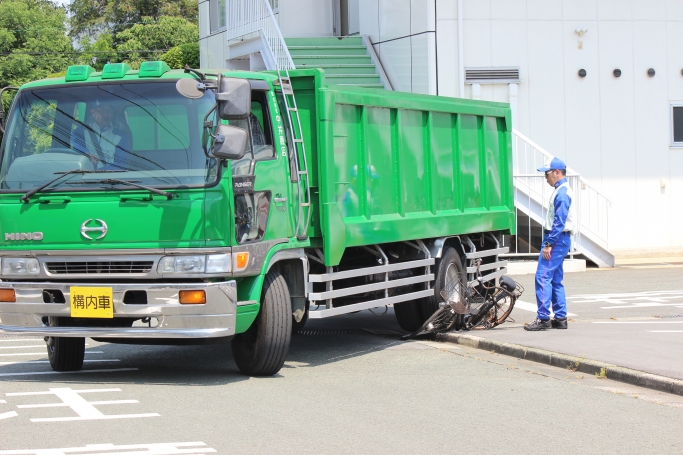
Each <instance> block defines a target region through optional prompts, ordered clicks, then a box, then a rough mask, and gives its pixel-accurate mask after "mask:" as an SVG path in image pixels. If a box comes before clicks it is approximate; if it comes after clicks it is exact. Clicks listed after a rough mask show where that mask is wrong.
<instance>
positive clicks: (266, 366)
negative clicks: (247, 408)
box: [231, 270, 292, 376]
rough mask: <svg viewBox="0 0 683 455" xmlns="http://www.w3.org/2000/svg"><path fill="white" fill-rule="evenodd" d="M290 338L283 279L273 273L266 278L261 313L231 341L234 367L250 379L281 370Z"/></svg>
mask: <svg viewBox="0 0 683 455" xmlns="http://www.w3.org/2000/svg"><path fill="white" fill-rule="evenodd" d="M291 339H292V304H291V302H290V297H289V289H288V288H287V282H286V281H285V278H284V277H283V276H282V275H281V274H280V272H278V271H276V270H271V271H270V272H268V274H267V275H266V279H265V281H264V285H263V292H262V297H261V310H260V311H259V314H258V316H256V320H255V321H254V323H253V324H252V325H251V327H249V329H248V330H247V331H246V332H244V333H240V334H239V335H237V336H236V337H235V338H234V339H233V340H232V343H231V344H232V355H233V357H234V359H235V363H236V364H237V368H239V370H240V371H241V372H242V373H243V374H246V375H249V376H272V375H274V374H276V373H277V372H278V371H280V368H282V365H283V364H284V363H285V358H286V357H287V353H288V352H289V342H290V341H291Z"/></svg>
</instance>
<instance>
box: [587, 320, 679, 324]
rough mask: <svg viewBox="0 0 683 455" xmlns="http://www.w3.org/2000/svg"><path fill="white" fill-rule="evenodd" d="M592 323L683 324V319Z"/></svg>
mask: <svg viewBox="0 0 683 455" xmlns="http://www.w3.org/2000/svg"><path fill="white" fill-rule="evenodd" d="M593 324H683V321H593Z"/></svg>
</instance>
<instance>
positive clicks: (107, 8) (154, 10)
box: [69, 0, 198, 39]
mask: <svg viewBox="0 0 683 455" xmlns="http://www.w3.org/2000/svg"><path fill="white" fill-rule="evenodd" d="M69 11H70V13H71V32H70V33H71V36H72V37H82V36H89V37H92V38H96V37H97V36H99V35H100V34H101V33H103V32H109V33H111V34H112V36H113V37H118V34H119V33H120V32H122V31H124V30H127V29H129V28H131V27H132V26H133V25H135V24H139V23H142V22H144V20H145V19H144V18H152V20H154V21H157V20H161V19H162V18H164V17H181V18H183V19H185V20H186V21H188V22H191V23H193V24H195V25H196V24H197V22H198V7H197V0H73V2H72V3H71V6H70V7H69ZM117 39H118V38H117Z"/></svg>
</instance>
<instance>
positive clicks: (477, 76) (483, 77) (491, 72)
mask: <svg viewBox="0 0 683 455" xmlns="http://www.w3.org/2000/svg"><path fill="white" fill-rule="evenodd" d="M465 83H466V84H516V83H519V67H492V66H490V67H487V68H465Z"/></svg>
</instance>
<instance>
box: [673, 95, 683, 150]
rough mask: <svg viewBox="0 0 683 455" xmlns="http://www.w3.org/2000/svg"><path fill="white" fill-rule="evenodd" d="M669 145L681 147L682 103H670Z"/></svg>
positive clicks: (682, 141) (682, 134)
mask: <svg viewBox="0 0 683 455" xmlns="http://www.w3.org/2000/svg"><path fill="white" fill-rule="evenodd" d="M671 145H672V146H673V147H683V103H672V104H671Z"/></svg>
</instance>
